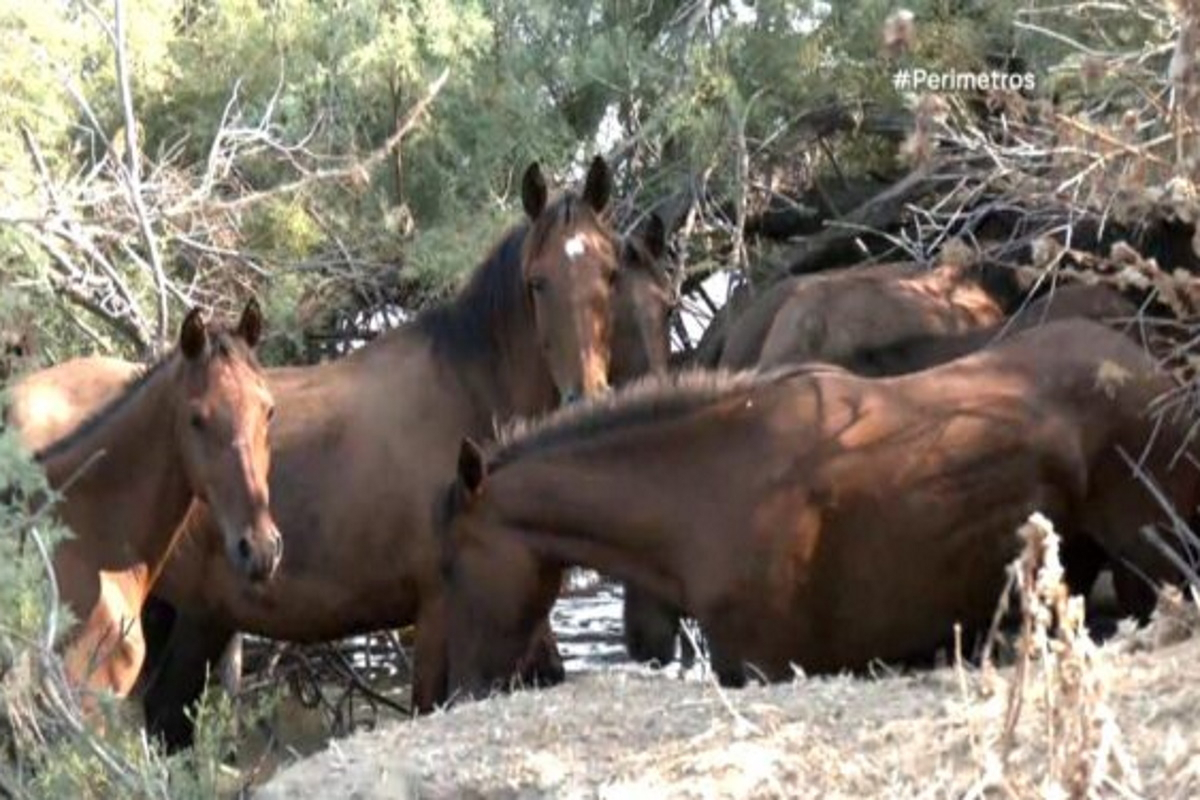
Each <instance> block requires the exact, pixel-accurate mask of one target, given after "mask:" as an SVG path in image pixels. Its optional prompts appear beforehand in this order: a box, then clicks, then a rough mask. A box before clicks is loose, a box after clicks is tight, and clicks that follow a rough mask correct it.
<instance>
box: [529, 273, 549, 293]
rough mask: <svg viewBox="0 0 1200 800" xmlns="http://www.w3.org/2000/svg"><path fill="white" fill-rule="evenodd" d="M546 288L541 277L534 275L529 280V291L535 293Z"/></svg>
mask: <svg viewBox="0 0 1200 800" xmlns="http://www.w3.org/2000/svg"><path fill="white" fill-rule="evenodd" d="M545 288H546V279H545V278H544V277H542V276H541V275H534V276H533V277H532V278H530V279H529V291H531V292H534V293H537V292H541V291H542V290H544V289H545Z"/></svg>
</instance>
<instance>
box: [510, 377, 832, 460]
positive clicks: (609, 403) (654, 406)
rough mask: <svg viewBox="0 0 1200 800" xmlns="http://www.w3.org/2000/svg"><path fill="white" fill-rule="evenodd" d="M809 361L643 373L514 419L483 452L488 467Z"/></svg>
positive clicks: (650, 419) (735, 391)
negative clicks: (546, 412)
mask: <svg viewBox="0 0 1200 800" xmlns="http://www.w3.org/2000/svg"><path fill="white" fill-rule="evenodd" d="M810 369H811V366H810V365H804V366H802V367H796V368H793V367H789V368H786V369H783V370H779V371H776V372H771V373H767V374H762V373H757V372H733V373H731V372H723V371H712V370H687V371H684V372H679V373H674V374H670V375H667V376H647V377H645V378H642V379H641V380H638V381H636V382H635V383H633V384H630V385H629V386H628V387H627V388H625V389H622V390H621V391H618V392H613V393H610V394H608V395H604V396H601V397H598V398H595V399H593V400H585V401H582V402H580V403H577V404H575V405H573V406H569V407H567V408H566V409H563V410H561V411H558V412H556V413H554V414H551V415H550V416H548V417H544V418H542V419H539V420H534V421H524V420H522V421H518V422H516V423H514V424H513V425H511V426H509V427H508V428H506V429H504V430H502V431H500V433H499V435H498V436H497V437H496V443H495V445H493V447H492V449H491V452H490V453H489V457H488V468H489V470H491V471H495V470H497V469H500V468H501V467H503V466H505V465H506V464H509V463H511V462H513V461H516V460H517V459H520V458H522V457H524V456H528V455H531V454H534V453H538V452H541V451H544V450H549V449H553V448H555V447H558V446H560V445H564V444H568V443H572V442H577V441H579V440H580V439H588V438H590V437H592V436H595V435H597V434H601V433H604V432H606V431H611V430H613V429H616V428H629V427H636V426H640V425H651V424H657V423H661V422H663V420H664V419H670V418H677V417H682V416H686V415H688V414H691V413H694V412H696V411H698V410H701V409H704V408H707V407H709V406H711V405H713V404H714V403H718V402H721V401H724V400H730V399H734V398H738V397H742V396H745V395H746V394H748V393H750V392H751V391H753V390H754V389H755V388H757V387H759V386H763V385H766V384H769V383H773V382H775V381H777V380H780V379H782V378H785V377H788V376H790V375H794V374H796V373H797V372H803V371H809V370H810Z"/></svg>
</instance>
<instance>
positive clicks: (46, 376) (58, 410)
mask: <svg viewBox="0 0 1200 800" xmlns="http://www.w3.org/2000/svg"><path fill="white" fill-rule="evenodd" d="M140 369H142V367H141V365H139V364H136V363H133V362H130V361H123V360H121V359H119V358H109V357H105V356H89V357H85V358H74V359H71V360H70V361H64V362H62V363H61V364H56V365H54V366H52V367H48V368H46V369H43V370H39V371H37V372H34V373H31V374H29V375H27V376H25V377H24V378H22V379H21V380H20V381H18V382H17V383H16V385H15V386H13V389H12V393H11V395H10V397H9V406H8V409H7V411H6V418H5V421H6V424H7V425H8V426H11V427H12V428H13V429H14V430H16V431H17V433H18V435H19V436H20V438H21V443H22V444H23V445H24V446H25V447H26V449H28V450H30V451H31V452H37V451H38V450H42V449H44V448H46V447H47V446H48V445H50V444H53V443H54V442H56V441H58V440H59V439H61V438H63V437H64V436H66V435H67V434H68V433H70V432H71V431H73V430H75V428H77V427H78V426H79V425H80V423H82V422H83V421H84V420H86V419H88V418H89V417H91V416H92V415H93V414H94V413H95V412H96V411H98V410H99V409H101V408H103V407H104V406H105V405H106V404H108V403H109V402H110V401H111V400H113V399H114V398H116V397H117V395H119V394H120V393H121V391H122V390H123V389H124V387H125V386H126V384H128V383H129V381H130V380H132V379H133V378H134V377H135V376H136V375H137V373H138V371H139V370H140Z"/></svg>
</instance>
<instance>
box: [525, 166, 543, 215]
mask: <svg viewBox="0 0 1200 800" xmlns="http://www.w3.org/2000/svg"><path fill="white" fill-rule="evenodd" d="M548 195H549V191H548V190H547V189H546V179H545V178H544V177H543V176H542V168H541V167H540V166H538V162H536V161H534V162H533V163H532V164H530V165H529V167H528V168H527V169H526V170H525V177H523V178H522V179H521V204H522V205H523V206H525V213H526V214H527V215H529V218H530V219H537V218H538V215H539V214H541V213H542V211H544V210H545V208H546V198H547V196H548Z"/></svg>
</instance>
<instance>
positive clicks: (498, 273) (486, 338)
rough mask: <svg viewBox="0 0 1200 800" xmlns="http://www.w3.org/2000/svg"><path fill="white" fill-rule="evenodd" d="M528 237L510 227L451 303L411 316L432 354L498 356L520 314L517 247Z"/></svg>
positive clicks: (526, 227)
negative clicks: (427, 339)
mask: <svg viewBox="0 0 1200 800" xmlns="http://www.w3.org/2000/svg"><path fill="white" fill-rule="evenodd" d="M528 232H529V225H528V224H527V223H520V224H518V225H514V226H513V227H512V228H510V229H509V230H508V232H507V233H505V234H504V237H503V238H502V239H501V240H500V241H499V242H498V243H497V244H496V245H495V247H493V248H492V251H491V252H490V253H489V254H488V256H487V258H485V259H484V260H483V262H482V263H481V264H480V265H479V266H478V267H476V268H475V270H474V272H473V273H472V275H471V279H470V280H469V281H468V282H467V285H466V286H464V287H463V288H462V289H461V290H460V291H459V293H458V294H457V295H456V296H455V297H454V298H453V299H451V300H450V301H449V302H447V303H443V304H441V305H438V306H434V307H433V308H429V309H427V310H425V311H423V312H421V314H420V315H419V316H418V317H417V319H416V321H415V322H414V324H415V326H416V329H417V330H419V331H421V332H422V333H423V334H425V336H427V337H429V339H430V341H431V342H432V343H433V348H434V351H435V352H439V353H443V354H445V355H446V356H448V357H449V358H450V359H451V360H455V361H460V360H461V361H470V360H473V359H476V358H489V357H492V356H494V355H495V354H496V353H497V352H498V351H499V349H500V346H501V342H502V341H503V340H504V337H505V335H506V334H507V332H508V329H509V328H510V327H511V325H512V322H513V318H514V317H515V314H516V311H517V309H520V310H521V312H522V313H525V303H526V300H525V285H524V282H523V280H522V276H521V248H522V247H523V246H524V243H525V237H526V235H527V234H528Z"/></svg>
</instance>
